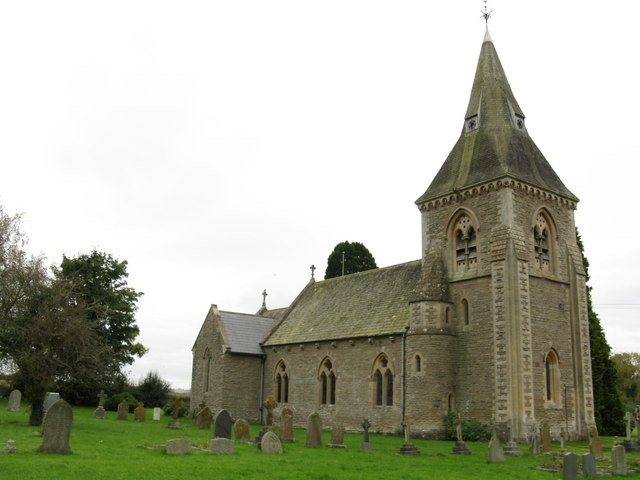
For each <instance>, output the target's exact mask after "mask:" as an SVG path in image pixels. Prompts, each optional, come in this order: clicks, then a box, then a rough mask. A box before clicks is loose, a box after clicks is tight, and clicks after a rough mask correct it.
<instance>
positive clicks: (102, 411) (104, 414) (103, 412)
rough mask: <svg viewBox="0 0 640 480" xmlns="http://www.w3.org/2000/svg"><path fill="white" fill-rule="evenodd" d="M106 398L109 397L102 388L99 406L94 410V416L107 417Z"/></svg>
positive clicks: (99, 395)
mask: <svg viewBox="0 0 640 480" xmlns="http://www.w3.org/2000/svg"><path fill="white" fill-rule="evenodd" d="M105 398H107V395H106V394H105V393H104V390H101V391H100V393H99V394H98V406H97V407H96V409H95V410H94V411H93V418H107V411H106V410H105V409H104V400H105Z"/></svg>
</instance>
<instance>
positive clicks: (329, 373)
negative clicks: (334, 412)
mask: <svg viewBox="0 0 640 480" xmlns="http://www.w3.org/2000/svg"><path fill="white" fill-rule="evenodd" d="M319 380H320V404H321V405H335V404H336V373H335V371H334V368H333V364H332V363H331V360H330V359H328V358H326V359H324V360H323V361H322V364H321V366H320V376H319Z"/></svg>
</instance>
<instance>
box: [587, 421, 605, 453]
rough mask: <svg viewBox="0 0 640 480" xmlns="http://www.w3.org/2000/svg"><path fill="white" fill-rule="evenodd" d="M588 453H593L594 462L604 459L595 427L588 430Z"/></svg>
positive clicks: (600, 441)
mask: <svg viewBox="0 0 640 480" xmlns="http://www.w3.org/2000/svg"><path fill="white" fill-rule="evenodd" d="M589 452H591V453H593V455H594V457H595V458H596V460H600V459H602V458H604V455H603V454H602V440H600V436H599V435H598V429H597V428H596V427H595V426H592V427H590V428H589Z"/></svg>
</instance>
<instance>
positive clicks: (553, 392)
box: [544, 350, 560, 403]
mask: <svg viewBox="0 0 640 480" xmlns="http://www.w3.org/2000/svg"><path fill="white" fill-rule="evenodd" d="M544 377H545V392H546V400H547V402H551V403H559V400H560V369H559V368H558V354H557V353H556V352H555V350H549V351H548V352H547V354H546V355H545V359H544Z"/></svg>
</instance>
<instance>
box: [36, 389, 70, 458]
mask: <svg viewBox="0 0 640 480" xmlns="http://www.w3.org/2000/svg"><path fill="white" fill-rule="evenodd" d="M72 422H73V412H72V411H71V405H69V404H68V403H67V402H65V401H64V400H58V401H57V402H55V403H54V404H53V405H51V406H50V407H49V409H48V410H47V414H46V415H45V416H44V425H43V427H42V445H40V448H39V449H38V451H39V452H43V453H70V452H71V446H70V445H69V438H70V437H71V423H72Z"/></svg>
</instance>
